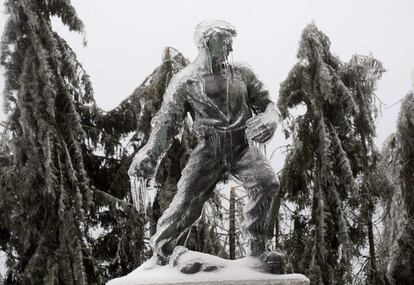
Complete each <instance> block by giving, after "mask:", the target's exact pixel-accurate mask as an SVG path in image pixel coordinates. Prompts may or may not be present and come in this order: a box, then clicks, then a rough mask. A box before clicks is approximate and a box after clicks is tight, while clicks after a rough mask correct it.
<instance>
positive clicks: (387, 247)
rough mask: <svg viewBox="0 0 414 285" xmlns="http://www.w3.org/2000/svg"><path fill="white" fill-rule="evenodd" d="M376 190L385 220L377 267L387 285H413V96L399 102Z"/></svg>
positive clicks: (383, 154)
mask: <svg viewBox="0 0 414 285" xmlns="http://www.w3.org/2000/svg"><path fill="white" fill-rule="evenodd" d="M379 178H381V179H378V181H377V183H376V184H377V187H378V188H380V189H381V190H382V192H383V194H384V208H385V215H384V216H385V218H384V225H383V229H384V230H383V233H382V238H381V244H380V248H379V256H380V257H381V258H380V260H381V263H380V267H381V268H382V270H383V272H385V277H386V278H387V280H388V282H389V284H413V283H414V248H413V244H414V186H413V185H414V94H413V91H411V92H410V93H409V94H408V95H407V96H406V97H405V98H404V100H402V102H401V110H400V114H399V116H398V123H397V131H396V132H395V134H393V135H391V136H390V137H389V138H388V139H387V141H386V143H385V144H384V149H383V151H382V160H381V163H380V167H379Z"/></svg>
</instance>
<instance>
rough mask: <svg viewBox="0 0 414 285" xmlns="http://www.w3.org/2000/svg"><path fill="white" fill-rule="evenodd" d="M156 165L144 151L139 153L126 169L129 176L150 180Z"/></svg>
mask: <svg viewBox="0 0 414 285" xmlns="http://www.w3.org/2000/svg"><path fill="white" fill-rule="evenodd" d="M155 166H156V163H155V161H154V160H153V159H151V157H150V156H149V155H148V153H146V152H145V151H139V152H138V153H137V154H136V155H135V157H134V160H133V161H132V163H131V166H130V167H129V169H128V175H129V176H136V177H142V178H144V179H150V178H152V176H153V175H154V172H155Z"/></svg>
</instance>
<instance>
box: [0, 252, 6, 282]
mask: <svg viewBox="0 0 414 285" xmlns="http://www.w3.org/2000/svg"><path fill="white" fill-rule="evenodd" d="M6 271H7V267H6V253H5V252H4V251H2V250H0V276H3V278H4V276H6ZM0 280H1V278H0Z"/></svg>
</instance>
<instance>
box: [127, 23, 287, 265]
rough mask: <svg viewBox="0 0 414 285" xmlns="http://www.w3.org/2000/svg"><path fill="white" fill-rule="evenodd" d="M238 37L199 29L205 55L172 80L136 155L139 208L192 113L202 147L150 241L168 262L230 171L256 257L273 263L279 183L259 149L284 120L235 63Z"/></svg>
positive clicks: (133, 169)
mask: <svg viewBox="0 0 414 285" xmlns="http://www.w3.org/2000/svg"><path fill="white" fill-rule="evenodd" d="M235 35H236V30H235V28H234V27H233V26H232V25H230V24H229V23H226V22H224V21H208V22H203V23H200V24H199V25H197V27H196V31H195V36H194V39H195V41H196V45H197V47H198V50H199V54H198V56H197V58H196V59H195V60H194V61H193V62H192V63H190V64H189V65H188V66H186V67H185V68H184V69H183V70H181V71H180V72H179V73H177V74H176V75H175V76H174V77H173V79H172V80H171V82H170V84H169V86H168V88H167V90H166V93H165V95H164V101H163V103H162V105H161V108H160V110H159V111H158V113H157V114H156V115H155V117H154V118H153V119H152V121H151V134H150V136H149V139H148V142H147V144H146V145H145V146H144V147H143V148H142V149H141V150H140V151H139V152H138V153H137V154H136V156H135V157H134V160H133V162H132V164H131V166H130V169H129V172H128V173H129V175H130V177H131V181H132V182H133V185H132V186H133V187H132V190H133V195H132V196H133V197H134V203H135V204H136V205H139V207H143V205H144V206H145V203H143V202H142V199H146V198H145V193H144V192H146V185H147V180H148V179H151V178H153V177H154V173H156V171H157V167H158V165H159V163H160V161H161V160H162V158H163V156H164V155H165V153H166V151H167V150H168V147H169V146H170V144H171V143H172V141H173V139H174V138H175V137H176V136H177V135H178V134H179V132H180V129H181V128H182V126H183V122H184V119H185V117H186V115H187V113H188V112H189V111H193V114H194V118H193V124H192V130H193V132H194V133H195V135H196V136H197V139H198V144H197V147H196V148H195V150H194V151H193V152H192V154H191V157H190V159H189V161H188V163H187V165H186V167H185V169H184V170H183V172H182V177H181V179H180V181H179V182H178V185H177V188H178V190H177V194H176V195H175V197H174V199H173V201H172V202H171V205H170V206H169V208H168V209H167V210H165V211H164V213H163V215H162V217H161V218H160V219H159V221H158V224H157V231H156V233H155V235H154V236H153V237H152V238H151V242H150V244H151V246H152V248H153V250H154V254H155V257H156V258H158V260H159V263H162V264H165V263H166V262H167V261H168V258H169V256H170V255H171V254H172V252H173V250H174V248H175V247H176V246H177V245H178V241H180V240H182V237H183V236H185V235H186V234H187V233H188V230H189V228H190V227H191V226H192V225H193V224H194V223H195V222H196V221H197V220H198V218H199V217H200V214H201V210H202V208H203V205H204V203H205V202H206V201H207V200H208V199H209V197H211V195H212V193H213V190H214V187H215V185H216V184H217V183H218V182H220V181H221V179H223V177H224V176H225V174H226V173H229V174H230V175H231V176H232V177H234V178H235V180H236V181H237V182H238V183H239V184H240V185H241V186H243V187H244V188H245V189H246V191H247V193H248V198H249V203H250V204H248V205H247V206H246V208H245V221H246V225H245V229H246V235H247V236H248V237H249V240H250V245H251V248H250V249H251V250H250V253H251V255H252V256H254V255H256V256H259V255H261V254H265V257H264V258H268V256H267V255H266V254H267V251H266V246H265V244H266V239H267V238H268V237H269V236H270V235H271V233H270V232H269V222H270V217H269V215H270V212H269V211H270V207H271V203H272V201H273V199H274V197H275V196H276V194H277V191H278V189H279V183H278V180H277V176H276V174H275V172H274V170H273V168H272V167H271V166H270V164H269V162H268V161H267V159H266V158H265V157H264V156H263V155H262V154H261V153H260V152H259V151H258V149H257V148H256V147H253V146H252V145H253V143H261V144H262V143H265V142H267V141H268V140H269V139H270V138H271V137H272V136H273V133H274V131H275V129H276V126H277V123H278V114H277V112H276V108H275V106H274V104H273V102H272V101H271V100H270V98H269V92H268V91H267V90H266V89H265V88H264V86H263V83H262V82H261V81H260V80H258V78H257V76H256V75H255V73H254V72H253V71H252V70H251V68H249V67H247V66H246V65H242V64H234V63H229V61H228V57H229V54H230V53H231V51H232V50H233V47H232V44H233V37H234V36H235ZM137 177H138V179H137Z"/></svg>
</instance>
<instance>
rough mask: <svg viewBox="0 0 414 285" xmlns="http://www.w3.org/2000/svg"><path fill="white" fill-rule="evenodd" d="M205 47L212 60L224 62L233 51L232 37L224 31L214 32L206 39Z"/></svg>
mask: <svg viewBox="0 0 414 285" xmlns="http://www.w3.org/2000/svg"><path fill="white" fill-rule="evenodd" d="M207 47H208V49H209V52H210V56H211V58H212V60H213V61H216V62H226V61H227V58H228V56H229V54H230V52H232V51H233V38H232V36H231V35H229V34H226V33H216V34H214V35H213V36H212V37H211V38H210V39H209V40H208V42H207Z"/></svg>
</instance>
